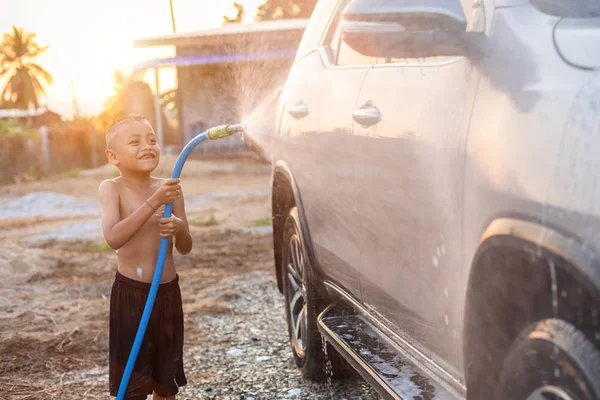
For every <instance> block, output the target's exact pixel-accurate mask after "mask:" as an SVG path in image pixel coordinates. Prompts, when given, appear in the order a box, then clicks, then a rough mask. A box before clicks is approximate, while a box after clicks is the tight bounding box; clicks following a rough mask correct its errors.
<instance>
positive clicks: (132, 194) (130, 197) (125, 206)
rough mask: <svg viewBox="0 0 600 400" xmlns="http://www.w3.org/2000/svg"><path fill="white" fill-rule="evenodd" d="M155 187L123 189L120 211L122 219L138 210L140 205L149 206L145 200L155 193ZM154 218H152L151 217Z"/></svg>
mask: <svg viewBox="0 0 600 400" xmlns="http://www.w3.org/2000/svg"><path fill="white" fill-rule="evenodd" d="M154 192H155V190H154V189H151V188H149V189H145V190H139V191H136V190H132V189H126V190H123V191H121V193H120V195H121V196H120V205H119V208H120V212H121V219H122V220H123V219H125V218H127V217H128V216H130V215H131V214H133V213H134V212H136V211H137V210H138V209H139V208H140V207H142V206H144V207H149V206H148V205H147V204H145V201H146V200H147V199H148V198H149V197H150V196H152V195H153V194H154ZM150 220H152V218H150Z"/></svg>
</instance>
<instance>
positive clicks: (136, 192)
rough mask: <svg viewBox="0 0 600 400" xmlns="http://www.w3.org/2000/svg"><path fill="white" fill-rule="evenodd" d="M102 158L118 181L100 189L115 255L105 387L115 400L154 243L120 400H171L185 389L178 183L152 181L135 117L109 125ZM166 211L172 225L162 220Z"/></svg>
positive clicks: (152, 156) (143, 134) (183, 233)
mask: <svg viewBox="0 0 600 400" xmlns="http://www.w3.org/2000/svg"><path fill="white" fill-rule="evenodd" d="M106 147H107V150H106V157H107V158H108V161H109V162H110V163H111V164H113V165H114V166H116V167H117V169H118V170H119V172H120V176H119V177H117V178H115V179H107V180H105V181H103V182H102V183H101V184H100V188H99V199H100V207H101V213H102V231H103V233H104V238H105V240H106V243H108V245H109V246H110V247H111V248H113V249H115V251H116V252H117V259H118V269H117V272H116V276H115V282H114V283H113V287H112V291H111V298H110V339H109V342H110V346H109V347H110V348H109V360H110V362H109V380H110V383H109V386H110V393H111V395H112V396H116V394H117V391H118V389H119V384H120V382H121V377H122V375H123V371H124V369H125V365H126V363H127V358H128V357H129V352H130V350H131V346H132V344H133V341H134V338H135V335H136V332H137V328H138V324H139V321H140V319H141V316H142V312H143V309H144V305H145V303H146V298H147V296H148V292H149V289H150V282H151V281H152V276H153V274H154V267H155V264H156V258H157V256H158V250H159V247H160V239H161V237H168V238H170V240H169V247H168V251H167V258H166V261H165V265H164V270H163V273H162V278H161V284H160V287H159V290H158V295H157V297H156V301H155V304H154V309H153V311H152V315H151V317H150V322H149V324H148V328H147V330H146V335H145V336H144V340H143V342H142V346H141V349H140V352H139V355H138V358H137V362H136V364H135V367H134V369H133V373H132V375H131V379H130V382H129V386H128V389H127V392H126V396H125V398H126V399H129V400H138V399H140V400H141V399H146V396H147V395H149V394H153V399H154V400H157V399H175V395H176V394H177V393H178V391H179V389H178V388H179V387H180V386H184V385H186V383H187V380H186V377H185V374H184V371H183V361H182V353H183V310H182V304H181V293H180V291H179V284H178V275H177V273H176V271H175V263H174V262H173V244H174V245H175V248H176V249H177V251H179V253H181V254H187V253H189V252H190V251H191V250H192V236H191V235H190V231H189V227H188V222H187V219H186V215H185V208H184V199H183V195H182V193H181V186H180V185H179V183H180V181H179V179H160V178H155V177H152V176H151V174H152V171H154V169H155V168H156V167H157V165H158V161H159V158H160V148H159V146H158V143H157V139H156V135H155V133H154V130H153V129H152V126H151V125H150V123H149V122H148V121H147V120H146V119H144V118H142V117H139V116H128V117H124V118H121V119H119V120H117V121H115V122H114V123H113V124H112V125H111V126H110V127H109V128H108V130H107V131H106ZM168 203H173V215H172V217H171V218H162V215H163V210H164V206H165V204H168Z"/></svg>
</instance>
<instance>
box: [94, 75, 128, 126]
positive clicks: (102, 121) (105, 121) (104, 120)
mask: <svg viewBox="0 0 600 400" xmlns="http://www.w3.org/2000/svg"><path fill="white" fill-rule="evenodd" d="M113 79H114V84H113V90H114V91H115V92H114V94H113V95H112V96H110V97H109V98H108V99H106V101H105V102H104V110H103V111H102V112H101V113H100V115H98V116H97V117H96V120H95V123H94V125H95V127H96V129H97V130H98V131H100V132H104V131H106V129H108V127H109V126H110V124H112V122H113V121H114V120H116V119H117V118H120V117H123V116H125V115H127V114H126V113H125V87H126V85H127V75H126V74H125V73H124V72H123V71H121V70H117V71H115V72H114V73H113Z"/></svg>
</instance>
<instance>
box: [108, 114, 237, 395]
mask: <svg viewBox="0 0 600 400" xmlns="http://www.w3.org/2000/svg"><path fill="white" fill-rule="evenodd" d="M243 131H244V128H243V127H242V125H221V126H217V127H214V128H211V129H209V130H207V131H206V132H203V133H201V134H199V135H198V136H196V137H195V138H193V139H192V140H190V141H189V143H188V144H187V145H186V146H185V147H184V148H183V150H182V151H181V154H179V157H178V158H177V162H176V163H175V168H173V173H172V174H171V178H179V176H180V175H181V170H182V169H183V164H185V161H186V160H187V158H188V156H189V155H190V153H191V152H192V150H193V149H194V148H195V147H196V146H198V144H200V143H201V142H203V141H204V140H205V139H208V140H216V139H221V138H224V137H227V136H231V135H233V134H234V133H238V132H243ZM172 211H173V203H169V204H167V205H166V206H165V212H164V214H163V217H164V218H170V217H171V213H172ZM168 246H169V238H165V237H163V238H161V239H160V249H159V251H158V258H157V259H156V267H155V269H154V276H153V277H152V284H151V285H150V291H149V292H148V299H147V300H146V305H145V306H144V312H143V313H142V318H141V320H140V325H139V327H138V330H137V333H136V335H135V340H134V341H133V346H132V347H131V352H130V353H129V358H128V360H127V365H126V366H125V371H124V372H123V377H122V378H121V384H120V385H119V391H118V392H117V400H123V399H124V398H125V392H126V391H127V385H128V384H129V379H130V378H131V373H132V372H133V366H134V365H135V361H136V360H137V356H138V353H139V352H140V346H141V345H142V341H143V340H144V335H145V333H146V328H147V327H148V321H149V320H150V315H151V314H152V308H153V307H154V300H156V294H157V292H158V287H159V285H160V280H161V278H162V272H163V267H164V265H165V259H166V257H167V248H168Z"/></svg>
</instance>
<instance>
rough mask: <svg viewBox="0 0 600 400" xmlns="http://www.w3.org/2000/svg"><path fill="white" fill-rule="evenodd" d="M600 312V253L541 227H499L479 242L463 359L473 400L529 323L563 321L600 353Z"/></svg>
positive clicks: (513, 222)
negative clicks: (573, 327)
mask: <svg viewBox="0 0 600 400" xmlns="http://www.w3.org/2000/svg"><path fill="white" fill-rule="evenodd" d="M599 311H600V257H599V256H598V254H597V253H596V252H594V251H593V250H592V249H590V248H589V247H587V248H586V247H585V246H584V245H583V244H582V243H581V242H580V241H578V240H577V239H575V238H574V235H573V236H572V235H569V234H568V233H565V232H561V231H559V230H558V229H556V228H553V227H548V226H545V225H543V224H541V223H539V222H534V221H530V220H526V219H520V218H512V217H511V218H499V219H496V220H494V221H493V222H492V223H490V224H489V226H488V227H487V229H486V230H485V233H484V234H483V236H482V238H481V241H480V245H479V247H478V249H477V252H476V254H475V257H474V259H473V263H472V268H471V270H470V273H469V280H468V286H467V294H466V302H465V319H464V342H463V343H464V345H463V356H464V362H465V364H464V365H465V378H466V381H467V385H468V387H469V390H470V396H471V395H472V396H473V398H475V399H477V398H485V394H486V393H489V392H488V391H489V390H490V389H491V388H493V385H495V384H496V382H497V378H498V374H499V371H500V368H499V366H501V362H499V361H500V360H502V359H503V356H504V355H505V354H506V351H507V349H508V347H509V346H510V344H511V343H512V341H513V340H514V339H515V338H516V337H517V336H518V334H519V333H520V332H521V330H522V329H524V327H525V326H527V325H528V324H530V323H532V322H535V321H539V320H543V319H545V318H559V319H563V320H565V321H567V322H569V323H571V324H573V325H575V326H577V327H578V328H579V329H581V330H582V332H583V333H584V334H585V335H586V337H588V338H590V340H591V341H593V342H594V344H595V345H596V346H597V347H600V334H599V333H598V332H600V324H599V318H598V316H600V312H599ZM482 355H484V356H482ZM474 387H475V392H473V388H474Z"/></svg>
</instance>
